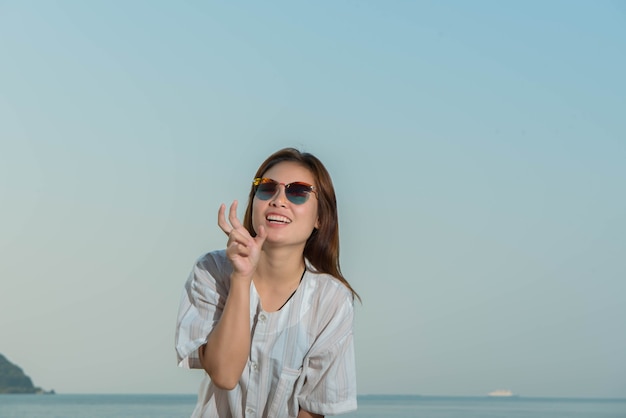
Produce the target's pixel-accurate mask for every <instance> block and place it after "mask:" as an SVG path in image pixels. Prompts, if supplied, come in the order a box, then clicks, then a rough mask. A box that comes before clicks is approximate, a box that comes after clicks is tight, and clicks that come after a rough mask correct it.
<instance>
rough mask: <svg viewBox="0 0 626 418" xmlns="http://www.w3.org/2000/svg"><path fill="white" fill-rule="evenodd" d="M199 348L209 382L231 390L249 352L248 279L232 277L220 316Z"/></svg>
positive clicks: (239, 375)
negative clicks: (203, 344) (202, 345)
mask: <svg viewBox="0 0 626 418" xmlns="http://www.w3.org/2000/svg"><path fill="white" fill-rule="evenodd" d="M200 350H203V352H202V353H201V356H200V359H201V361H202V366H203V367H204V369H205V370H206V372H207V373H208V374H209V376H210V377H211V381H212V382H213V383H214V384H215V385H216V386H218V387H220V388H222V389H227V390H231V389H233V388H234V387H235V386H236V385H237V383H238V382H239V378H240V377H241V374H242V373H243V370H244V368H245V366H246V363H247V361H248V357H249V355H250V280H246V279H239V278H235V277H231V287H230V291H229V293H228V297H227V298H226V303H225V305H224V311H223V312H222V317H221V318H220V320H219V322H218V323H217V325H216V326H215V328H214V329H213V331H212V332H211V334H210V335H209V338H208V340H207V343H206V345H205V346H204V347H201V348H200Z"/></svg>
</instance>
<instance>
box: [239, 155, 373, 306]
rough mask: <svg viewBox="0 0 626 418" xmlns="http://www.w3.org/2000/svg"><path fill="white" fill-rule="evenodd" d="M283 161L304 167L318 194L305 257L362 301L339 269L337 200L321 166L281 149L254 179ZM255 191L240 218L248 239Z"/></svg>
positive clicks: (309, 156)
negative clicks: (314, 225) (314, 223)
mask: <svg viewBox="0 0 626 418" xmlns="http://www.w3.org/2000/svg"><path fill="white" fill-rule="evenodd" d="M285 161H289V162H295V163H298V164H301V165H302V166H304V167H306V168H307V169H308V170H309V171H310V172H311V174H313V177H314V178H315V188H316V190H317V214H318V219H319V228H317V229H314V230H313V232H312V233H311V236H309V238H308V239H307V242H306V244H305V246H304V257H305V258H306V259H307V260H309V262H310V263H311V265H312V266H313V267H314V268H315V270H317V271H318V272H320V273H326V274H330V275H331V276H333V277H336V278H337V279H338V280H339V281H341V282H342V283H343V284H344V285H345V286H346V287H347V288H348V289H350V291H351V292H352V295H353V296H354V297H356V298H357V299H359V300H361V297H360V296H359V295H358V293H356V292H355V290H354V289H353V288H352V286H350V283H348V281H347V280H346V278H345V277H343V274H341V267H340V266H339V217H338V215H337V198H336V196H335V189H334V187H333V182H332V180H331V178H330V174H328V171H327V170H326V167H324V164H322V162H321V161H320V160H319V159H318V158H317V157H315V156H314V155H313V154H309V153H308V152H300V151H298V150H297V149H295V148H283V149H281V150H279V151H277V152H275V153H274V154H272V155H270V156H269V157H268V158H267V159H266V160H265V161H264V162H263V163H262V164H261V166H260V167H259V169H258V170H257V172H256V174H255V175H254V177H255V178H256V177H263V174H265V172H267V170H269V169H270V168H272V167H273V166H275V165H276V164H278V163H282V162H285ZM254 192H255V188H254V186H252V188H251V189H250V195H249V196H248V206H247V208H246V213H245V215H244V218H243V225H244V227H245V228H246V229H247V230H248V232H249V233H250V235H252V236H256V232H255V231H254V227H253V225H252V200H253V199H254Z"/></svg>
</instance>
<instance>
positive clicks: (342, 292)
mask: <svg viewBox="0 0 626 418" xmlns="http://www.w3.org/2000/svg"><path fill="white" fill-rule="evenodd" d="M307 279H308V281H309V283H310V285H311V289H312V291H313V292H312V293H313V294H314V295H315V297H316V298H318V299H319V301H320V302H321V303H324V302H326V303H332V304H337V303H339V302H341V301H346V302H349V303H350V304H352V303H353V302H354V296H353V294H352V291H351V290H350V289H348V288H347V287H346V285H344V284H343V283H342V282H341V281H340V280H339V279H338V278H336V277H335V276H333V275H331V274H327V273H320V272H318V271H315V269H313V268H308V269H307Z"/></svg>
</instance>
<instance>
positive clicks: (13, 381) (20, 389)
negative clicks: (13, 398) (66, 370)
mask: <svg viewBox="0 0 626 418" xmlns="http://www.w3.org/2000/svg"><path fill="white" fill-rule="evenodd" d="M1 393H44V391H43V390H41V388H38V387H35V386H34V385H33V382H32V380H31V379H30V377H28V376H26V375H25V374H24V372H23V371H22V369H20V368H19V367H18V366H16V365H15V364H13V363H11V362H10V361H9V360H7V359H6V357H4V356H3V355H2V354H0V394H1Z"/></svg>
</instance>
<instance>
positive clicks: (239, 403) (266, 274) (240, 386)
mask: <svg viewBox="0 0 626 418" xmlns="http://www.w3.org/2000/svg"><path fill="white" fill-rule="evenodd" d="M337 220H338V218H337V202H336V198H335V192H334V189H333V185H332V181H331V178H330V175H329V174H328V172H327V170H326V168H325V167H324V165H323V164H322V163H321V162H320V161H319V160H318V159H317V158H316V157H315V156H313V155H311V154H308V153H301V152H299V151H298V150H295V149H292V148H286V149H283V150H280V151H278V152H276V153H274V154H273V155H271V156H270V157H269V158H268V159H267V160H265V162H263V164H261V166H260V167H259V169H258V170H257V173H256V175H255V176H254V180H253V182H252V188H251V191H250V195H249V201H248V207H247V209H246V212H245V216H244V219H243V223H242V222H240V221H239V219H238V218H237V201H235V202H233V204H232V205H231V206H230V209H229V211H228V217H226V207H225V205H221V207H220V209H219V212H218V225H219V227H220V228H221V229H222V231H224V233H225V234H226V235H227V236H228V242H227V245H226V249H225V250H221V251H214V252H210V253H208V254H206V255H204V256H203V257H201V258H200V259H199V260H198V261H197V262H196V264H195V266H194V268H193V271H192V272H191V274H190V276H189V279H188V280H187V283H186V285H185V291H184V292H183V297H182V301H181V305H180V310H179V314H178V324H177V330H176V351H177V355H178V361H179V366H181V367H187V368H203V369H204V370H205V371H206V373H207V374H206V376H205V379H204V381H203V383H202V384H201V387H200V391H199V394H198V403H197V405H196V408H195V410H194V412H193V417H268V418H280V417H300V418H302V417H321V416H324V415H336V414H340V413H344V412H349V411H353V410H355V409H356V376H355V375H356V372H355V360H354V345H353V344H354V343H353V335H352V328H353V303H354V298H355V297H357V298H358V295H357V294H356V293H355V292H354V290H353V289H352V287H351V286H350V284H349V283H348V282H347V281H346V279H345V278H344V277H343V276H342V274H341V270H340V267H339V229H338V223H337Z"/></svg>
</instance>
